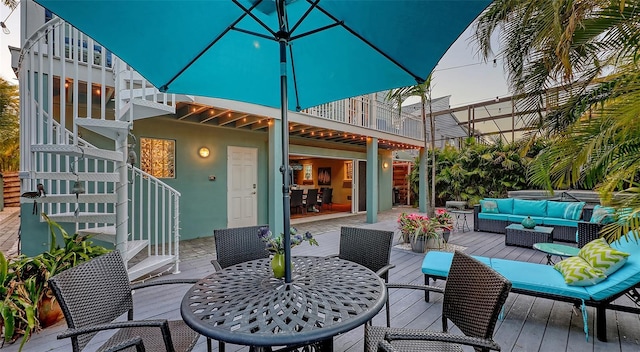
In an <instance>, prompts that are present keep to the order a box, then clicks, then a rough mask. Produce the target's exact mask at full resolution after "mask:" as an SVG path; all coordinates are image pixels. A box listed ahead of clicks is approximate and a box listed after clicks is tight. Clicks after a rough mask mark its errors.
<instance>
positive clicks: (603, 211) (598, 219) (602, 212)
mask: <svg viewBox="0 0 640 352" xmlns="http://www.w3.org/2000/svg"><path fill="white" fill-rule="evenodd" d="M615 221H616V210H615V209H614V208H613V207H605V206H602V205H596V206H594V207H593V213H592V214H591V219H589V222H592V223H595V224H611V223H613V222H615Z"/></svg>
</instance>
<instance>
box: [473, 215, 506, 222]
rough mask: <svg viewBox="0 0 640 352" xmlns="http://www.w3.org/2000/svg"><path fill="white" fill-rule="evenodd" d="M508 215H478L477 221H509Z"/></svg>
mask: <svg viewBox="0 0 640 352" xmlns="http://www.w3.org/2000/svg"><path fill="white" fill-rule="evenodd" d="M509 216H510V215H509V214H491V213H478V219H484V220H501V221H509Z"/></svg>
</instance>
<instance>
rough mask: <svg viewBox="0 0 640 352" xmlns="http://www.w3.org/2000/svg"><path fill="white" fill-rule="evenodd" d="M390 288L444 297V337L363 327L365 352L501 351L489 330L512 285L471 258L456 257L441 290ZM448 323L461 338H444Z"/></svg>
mask: <svg viewBox="0 0 640 352" xmlns="http://www.w3.org/2000/svg"><path fill="white" fill-rule="evenodd" d="M389 288H394V289H396V288H397V289H417V290H423V291H431V292H440V293H443V294H444V297H443V301H442V332H434V331H428V330H419V329H405V328H390V327H388V326H387V327H382V326H368V325H365V336H364V339H365V350H366V351H367V352H375V351H384V352H391V351H393V352H396V351H462V346H461V345H467V346H472V347H474V348H475V350H476V351H490V350H495V351H499V350H500V345H498V344H497V343H496V342H495V341H493V330H494V328H495V325H496V321H497V320H498V315H499V314H500V310H501V309H502V305H503V304H504V302H505V300H506V299H507V296H508V295H509V291H510V290H511V282H509V280H507V279H505V278H504V277H503V276H502V275H500V274H498V273H497V272H496V271H495V270H493V269H491V268H489V267H488V266H487V265H485V264H483V263H481V262H479V261H478V260H476V259H474V258H472V257H471V256H469V255H467V254H464V253H462V252H459V251H456V252H455V253H454V255H453V262H452V263H451V269H450V270H449V276H448V278H447V283H446V286H445V288H444V289H443V288H440V287H431V286H424V285H409V284H388V285H387V289H389ZM388 304H389V302H387V305H388ZM449 320H450V321H451V322H452V323H453V324H455V326H456V327H458V328H459V329H460V331H462V333H463V334H464V335H454V334H450V333H448V321H449Z"/></svg>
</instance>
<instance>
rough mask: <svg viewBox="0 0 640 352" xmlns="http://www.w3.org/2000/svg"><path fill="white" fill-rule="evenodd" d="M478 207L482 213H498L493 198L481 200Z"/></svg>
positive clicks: (496, 204)
mask: <svg viewBox="0 0 640 352" xmlns="http://www.w3.org/2000/svg"><path fill="white" fill-rule="evenodd" d="M480 208H482V212H483V213H491V214H498V203H496V201H494V200H481V201H480Z"/></svg>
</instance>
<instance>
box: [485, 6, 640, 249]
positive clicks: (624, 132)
mask: <svg viewBox="0 0 640 352" xmlns="http://www.w3.org/2000/svg"><path fill="white" fill-rule="evenodd" d="M639 6H640V1H638V0H634V1H620V2H612V1H597V0H590V1H589V0H588V1H580V2H575V1H568V0H563V1H553V0H526V1H525V0H497V1H495V2H494V3H493V4H492V5H491V6H490V7H489V8H488V9H487V11H486V12H485V13H484V14H483V15H482V16H481V18H480V20H479V21H478V25H477V27H476V39H477V40H478V43H479V46H480V50H481V52H482V53H483V54H484V55H485V57H487V55H488V54H489V53H490V52H491V47H490V36H491V33H493V32H494V31H495V30H496V28H498V27H501V28H504V32H503V33H502V34H501V37H502V38H501V42H502V43H504V45H505V49H504V50H502V51H501V53H500V54H501V55H502V56H504V58H505V66H506V68H507V70H508V72H509V77H510V78H511V80H512V82H513V88H514V90H515V92H516V93H522V94H524V96H525V97H527V98H528V99H529V102H531V104H534V103H533V102H535V104H537V106H538V107H542V106H543V105H544V104H543V101H542V99H541V94H540V93H542V92H544V91H545V90H546V89H547V88H550V87H551V86H553V85H558V84H562V85H564V86H565V87H567V92H569V93H570V94H569V96H568V99H567V100H566V102H564V103H563V104H561V105H560V106H559V107H558V108H557V109H555V111H553V112H552V113H550V114H547V116H546V117H545V118H542V116H540V119H539V120H538V121H535V123H536V124H537V126H538V127H539V128H540V131H541V132H543V133H546V134H548V135H550V136H551V138H552V143H551V144H550V146H549V147H548V148H547V149H545V150H543V152H542V153H541V154H540V155H539V156H538V157H537V158H536V160H535V162H534V164H532V168H531V169H530V170H529V173H530V177H531V180H532V181H533V182H536V183H537V184H539V185H541V186H545V187H546V188H549V189H551V188H554V187H566V186H576V185H583V186H586V187H595V188H597V189H599V190H600V192H601V198H602V199H603V201H604V202H610V203H612V204H614V205H617V206H618V207H623V206H624V207H630V208H632V209H633V211H632V212H631V214H630V216H628V217H627V220H628V221H622V222H620V223H619V224H622V225H623V226H612V228H611V229H610V230H611V231H609V234H610V235H612V236H614V237H618V236H620V235H622V234H626V233H628V232H629V230H638V229H640V218H638V217H637V216H635V215H636V214H638V213H640V188H639V187H638V186H637V185H638V181H640V174H639V170H640V153H639V152H640V126H639V124H640V122H639V121H638V117H639V116H640V83H639V82H640V73H639V72H640V70H638V63H637V58H638V53H639V52H640V41H639V40H638V38H640V26H638V24H639V22H640V17H639V16H640V15H639V14H638V11H637V9H638V7H639ZM605 69H606V70H605ZM605 72H606V73H607V74H606V75H605V74H604V73H605ZM614 192H616V195H617V198H614V197H613V194H614ZM623 220H624V219H623ZM614 227H615V228H614ZM634 233H635V234H637V233H638V232H634Z"/></svg>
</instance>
